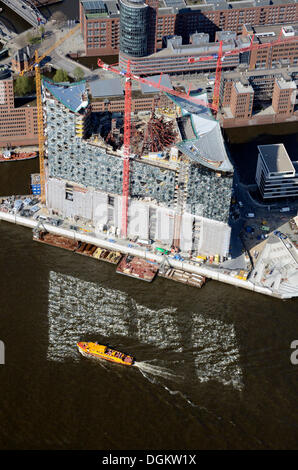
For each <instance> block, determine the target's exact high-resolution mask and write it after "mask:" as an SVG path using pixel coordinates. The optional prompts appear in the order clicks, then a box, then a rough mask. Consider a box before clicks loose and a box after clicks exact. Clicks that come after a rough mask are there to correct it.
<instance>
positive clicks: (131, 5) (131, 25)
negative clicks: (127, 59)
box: [119, 0, 149, 57]
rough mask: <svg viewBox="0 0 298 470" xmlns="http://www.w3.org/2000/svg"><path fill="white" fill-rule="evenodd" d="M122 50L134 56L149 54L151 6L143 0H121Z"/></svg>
mask: <svg viewBox="0 0 298 470" xmlns="http://www.w3.org/2000/svg"><path fill="white" fill-rule="evenodd" d="M119 6H120V51H121V52H122V53H123V54H127V55H129V56H133V57H144V56H145V55H147V54H148V32H149V7H148V5H146V3H144V2H143V0H119Z"/></svg>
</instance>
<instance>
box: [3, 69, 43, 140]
mask: <svg viewBox="0 0 298 470" xmlns="http://www.w3.org/2000/svg"><path fill="white" fill-rule="evenodd" d="M37 143H38V131H37V108H36V106H35V105H33V106H32V104H30V103H27V104H25V105H23V106H16V105H15V97H14V90H13V78H12V76H11V73H10V71H9V70H8V69H6V68H4V67H2V69H1V70H0V146H1V147H7V146H18V145H36V144H37Z"/></svg>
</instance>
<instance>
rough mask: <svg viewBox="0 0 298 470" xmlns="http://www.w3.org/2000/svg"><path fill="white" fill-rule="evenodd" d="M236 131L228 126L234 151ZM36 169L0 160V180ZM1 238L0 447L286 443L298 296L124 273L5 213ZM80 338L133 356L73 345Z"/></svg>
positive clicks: (293, 422) (293, 419)
mask: <svg viewBox="0 0 298 470" xmlns="http://www.w3.org/2000/svg"><path fill="white" fill-rule="evenodd" d="M281 129H282V126H281ZM257 133H258V134H260V133H262V134H263V137H264V139H265V134H264V132H263V130H261V129H259V130H258V131H257ZM255 134H256V133H255ZM241 135H243V129H242V130H241V129H240V130H239V131H238V132H237V131H236V130H232V131H231V132H230V133H229V136H230V139H231V141H233V142H234V144H233V142H232V145H231V147H232V149H235V147H233V145H236V149H237V151H238V153H239V152H240V147H239V145H240V144H239V139H238V143H236V142H237V136H238V137H239V136H241ZM272 138H274V137H272V136H270V135H267V137H266V139H267V140H266V139H265V142H268V141H270V140H271V139H272ZM279 138H280V139H281V140H282V141H287V139H289V140H290V141H291V139H292V138H293V136H279ZM253 139H255V140H257V139H258V137H257V136H256V135H254V136H253V135H251V136H250V144H251V145H252V142H253ZM284 139H285V140H284ZM248 140H249V139H248ZM265 142H264V143H265ZM247 145H248V143H247V142H246V143H245V144H242V147H243V149H245V148H246V147H247ZM236 153H237V152H236ZM236 153H234V156H235V157H236V158H237V155H236ZM239 158H241V152H240V157H239V155H238V159H239ZM37 170H38V161H37V160H31V161H28V162H16V163H13V162H12V163H2V164H0V191H1V194H2V195H5V194H6V195H8V194H12V193H19V194H21V193H25V192H27V190H28V182H29V175H30V173H31V172H35V171H37ZM0 241H1V252H0V265H1V287H2V289H1V298H0V339H1V340H2V341H3V342H4V344H5V353H6V356H5V365H0V381H1V382H0V383H1V388H0V399H1V409H0V448H3V449H114V450H116V449H122V450H123V449H127V450H129V449H170V448H171V449H272V448H280V449H289V448H297V423H298V415H297V392H298V386H297V385H298V380H297V379H298V375H297V374H298V366H297V365H296V366H295V365H293V364H291V361H290V355H291V353H292V350H291V348H290V345H291V343H292V341H293V340H295V339H298V309H297V306H298V303H297V300H289V301H280V300H276V299H274V298H270V297H267V296H263V295H260V294H255V293H251V292H249V291H246V290H243V289H239V288H234V287H231V286H228V285H225V284H221V283H217V282H215V281H210V282H207V284H206V285H205V286H204V287H203V288H202V289H196V288H191V287H186V286H183V285H181V284H178V283H174V282H171V281H167V280H165V279H161V278H157V279H156V280H155V281H154V282H153V283H152V284H148V283H145V282H142V281H137V280H133V279H131V278H127V277H124V276H121V275H118V274H116V273H115V268H114V267H113V266H111V265H108V264H105V263H103V262H99V261H96V260H91V259H88V258H85V257H80V256H78V255H74V254H72V253H69V252H65V251H63V250H60V249H58V248H54V247H48V246H46V245H41V244H38V243H37V242H33V241H32V233H31V231H30V230H29V229H26V228H23V227H19V226H14V225H12V224H8V223H5V222H1V223H0ZM84 339H87V340H95V341H96V340H97V341H99V342H104V343H105V342H107V343H109V344H110V345H112V346H115V347H117V348H119V349H120V350H123V351H125V352H129V353H131V354H133V355H135V356H136V358H137V362H138V367H134V368H123V367H121V366H117V365H115V364H109V363H107V364H105V363H101V362H98V361H96V362H94V361H92V360H88V359H86V358H84V357H82V356H81V355H79V353H78V352H77V350H76V346H75V344H76V342H77V341H78V340H84ZM82 429H83V430H84V432H82ZM115 436H117V438H115Z"/></svg>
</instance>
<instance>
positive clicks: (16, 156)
mask: <svg viewBox="0 0 298 470" xmlns="http://www.w3.org/2000/svg"><path fill="white" fill-rule="evenodd" d="M36 157H37V152H30V153H27V152H20V153H14V152H12V154H11V157H9V158H5V157H4V156H3V154H2V153H0V163H1V162H16V161H20V160H31V158H36Z"/></svg>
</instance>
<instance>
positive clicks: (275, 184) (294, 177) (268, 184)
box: [256, 144, 298, 199]
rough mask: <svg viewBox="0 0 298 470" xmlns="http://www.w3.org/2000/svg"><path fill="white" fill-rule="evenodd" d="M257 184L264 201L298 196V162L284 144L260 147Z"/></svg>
mask: <svg viewBox="0 0 298 470" xmlns="http://www.w3.org/2000/svg"><path fill="white" fill-rule="evenodd" d="M258 150H259V155H258V163H257V171H256V182H257V185H258V187H259V190H260V193H261V195H262V197H263V199H269V198H281V197H297V196H298V162H292V161H291V159H290V157H289V155H288V153H287V151H286V149H285V147H284V145H283V144H272V145H258Z"/></svg>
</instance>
